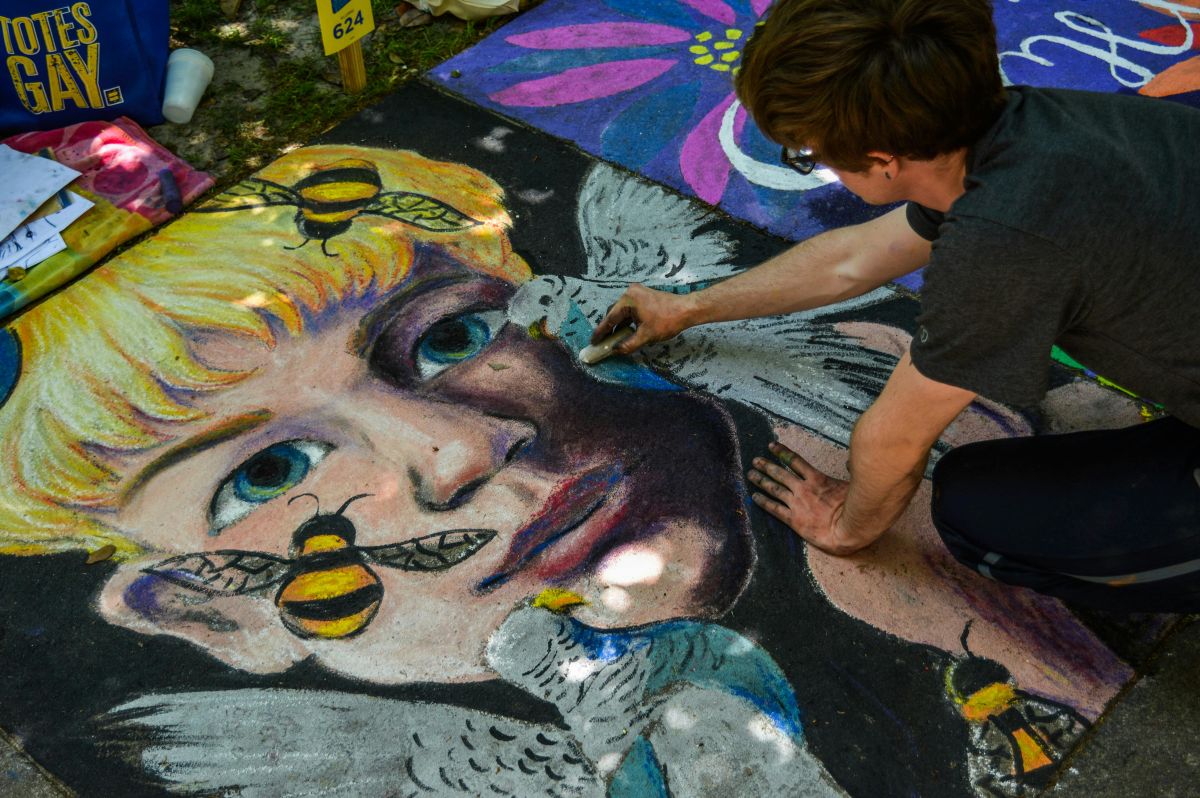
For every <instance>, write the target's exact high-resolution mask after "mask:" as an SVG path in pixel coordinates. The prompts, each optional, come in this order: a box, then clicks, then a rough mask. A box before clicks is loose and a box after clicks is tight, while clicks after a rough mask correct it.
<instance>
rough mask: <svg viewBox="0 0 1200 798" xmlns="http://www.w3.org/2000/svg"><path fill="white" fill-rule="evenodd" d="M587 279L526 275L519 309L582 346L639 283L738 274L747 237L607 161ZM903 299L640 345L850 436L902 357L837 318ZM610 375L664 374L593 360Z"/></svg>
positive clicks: (661, 367)
mask: <svg viewBox="0 0 1200 798" xmlns="http://www.w3.org/2000/svg"><path fill="white" fill-rule="evenodd" d="M578 208H579V210H578V228H579V235H580V238H581V240H582V242H583V249H584V255H585V260H586V264H585V272H584V276H583V277H566V276H559V275H546V276H542V277H538V278H535V279H534V280H532V281H530V282H528V283H526V284H524V285H522V286H521V288H520V289H519V290H518V291H517V293H516V295H515V296H514V298H513V300H512V302H511V303H510V305H509V308H508V314H509V318H510V320H511V321H513V322H514V323H516V324H519V325H521V326H529V325H531V324H534V323H538V322H540V323H541V324H542V325H543V327H544V328H545V329H546V330H547V331H548V332H550V333H552V334H554V335H556V336H558V337H559V338H561V339H563V340H564V341H565V342H566V343H567V345H568V346H569V347H571V348H573V349H575V350H578V349H581V348H583V347H584V346H586V345H587V344H588V341H589V339H590V336H591V332H592V329H594V327H595V326H596V324H597V323H599V321H600V320H601V319H602V318H603V317H604V314H605V312H606V311H607V309H608V308H609V307H611V306H612V304H613V303H614V302H616V300H617V299H618V298H619V297H620V295H621V294H622V293H623V292H624V290H625V289H626V287H627V286H628V284H629V283H630V282H640V283H645V284H647V285H649V286H651V287H653V288H659V289H663V290H669V291H674V292H676V293H687V292H688V291H692V290H695V289H697V288H701V287H704V286H706V285H710V284H711V283H712V282H714V281H716V280H720V279H724V278H726V277H729V276H731V275H733V274H735V273H736V271H737V270H736V268H735V267H734V266H733V265H732V263H733V259H734V257H735V255H736V245H735V244H734V242H733V241H731V240H730V239H729V237H728V236H726V235H725V234H724V233H722V232H721V231H719V230H717V229H715V228H713V227H712V226H711V225H710V222H712V221H713V219H712V215H711V213H710V212H708V211H706V210H704V209H703V208H702V207H701V206H699V205H698V204H696V203H695V202H693V201H691V200H688V199H685V198H683V197H680V196H677V195H675V194H673V193H671V192H670V191H668V190H667V189H664V188H662V187H661V186H658V185H655V184H653V183H649V182H647V181H645V180H642V179H640V178H637V177H634V176H631V175H627V174H624V173H622V172H619V171H618V170H616V169H614V168H612V167H610V166H607V165H604V164H598V165H597V166H595V167H593V168H592V170H591V172H590V173H589V175H588V177H587V179H586V181H585V183H584V185H583V188H582V189H581V191H580V195H579V204H578ZM894 297H895V294H894V292H893V291H892V290H891V289H889V288H880V289H876V290H875V291H872V292H870V293H868V294H865V295H864V296H861V297H858V298H856V299H853V300H849V301H847V302H842V303H840V304H837V305H833V306H829V307H826V308H819V309H815V310H810V311H805V312H802V313H793V314H789V315H786V316H773V317H767V318H760V319H747V320H744V321H739V322H730V323H726V324H709V325H704V326H701V327H693V328H691V329H689V330H687V331H685V332H684V333H682V334H681V335H679V336H677V337H676V338H674V339H671V340H669V341H664V342H662V343H659V344H655V345H653V346H648V347H645V348H644V349H642V350H640V351H639V352H637V353H635V354H634V359H635V361H636V362H640V363H642V364H645V365H648V366H651V367H653V368H654V369H656V370H658V371H661V372H664V373H667V374H670V375H671V379H672V381H674V382H676V383H678V384H680V385H683V386H686V387H689V388H695V389H698V390H703V391H705V392H708V393H711V394H714V395H716V396H720V397H722V398H726V399H732V400H735V401H739V402H742V403H744V404H748V405H751V406H753V407H757V408H759V409H761V410H764V411H766V412H768V413H770V414H771V415H773V416H775V417H778V418H780V419H784V420H786V421H791V422H793V423H795V424H797V425H799V426H801V427H805V428H807V429H809V430H811V431H812V432H814V433H816V434H818V435H821V436H823V437H825V438H827V439H829V440H831V441H834V442H835V443H838V444H840V445H842V446H848V445H849V440H850V430H851V429H852V427H853V425H854V422H855V421H856V420H857V419H858V417H859V416H860V415H861V414H862V412H863V411H864V410H866V409H867V407H869V406H870V404H871V403H872V402H873V401H874V400H875V397H876V396H878V395H879V393H880V391H882V390H883V386H884V384H885V383H886V382H887V378H888V376H889V375H890V374H891V371H892V368H893V366H895V364H896V358H895V357H894V356H893V355H890V354H887V353H883V352H878V351H875V350H873V349H869V348H867V347H865V346H863V345H862V343H861V342H860V341H858V340H856V339H853V338H850V337H848V336H845V335H843V334H841V333H839V332H838V331H837V330H836V329H835V327H834V325H833V323H832V321H831V320H832V319H835V318H837V317H839V316H840V315H842V314H845V313H846V312H847V311H851V310H855V309H858V308H862V307H866V306H869V305H874V304H877V303H879V302H883V301H887V300H889V299H892V298H894ZM593 369H594V373H595V375H596V376H597V377H598V378H599V379H606V380H613V381H618V382H624V383H631V382H632V383H634V384H643V385H648V384H653V383H654V381H655V377H654V376H653V375H652V374H650V373H649V372H648V371H646V370H645V369H640V370H639V369H637V368H636V367H635V366H634V365H632V364H631V363H630V362H629V361H627V360H621V359H615V360H614V359H610V360H608V361H605V362H603V363H601V364H599V365H598V366H596V367H593Z"/></svg>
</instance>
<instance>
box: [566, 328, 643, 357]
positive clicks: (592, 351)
mask: <svg viewBox="0 0 1200 798" xmlns="http://www.w3.org/2000/svg"><path fill="white" fill-rule="evenodd" d="M631 335H633V328H632V327H622V328H621V329H619V330H617V331H616V332H615V333H613V334H612V335H610V336H608V337H607V338H605V339H604V340H603V341H601V342H600V343H598V344H592V345H591V346H585V347H584V348H583V349H580V350H579V359H580V360H581V361H582V362H584V363H586V364H588V365H589V366H594V365H596V364H597V363H599V362H600V361H601V360H604V359H605V358H606V357H608V356H609V355H611V354H612V353H613V347H614V346H616V345H617V344H619V343H621V342H622V341H624V340H625V339H626V338H628V337H629V336H631Z"/></svg>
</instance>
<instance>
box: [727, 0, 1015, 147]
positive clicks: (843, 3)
mask: <svg viewBox="0 0 1200 798" xmlns="http://www.w3.org/2000/svg"><path fill="white" fill-rule="evenodd" d="M737 91H738V96H739V97H740V98H741V100H742V102H743V103H744V104H745V105H746V107H747V108H748V109H749V111H750V113H751V115H753V117H754V120H755V122H757V123H758V126H759V127H760V128H761V129H762V131H763V132H764V133H766V135H768V136H770V137H771V138H772V139H775V140H776V141H779V142H781V143H784V144H787V145H790V146H808V147H812V148H813V149H814V150H816V152H817V155H818V157H819V158H820V159H821V160H822V161H823V162H825V163H827V164H829V165H831V166H835V167H838V168H841V169H847V170H851V171H863V170H865V169H867V168H868V166H869V165H870V159H869V158H868V157H867V153H868V152H871V151H875V150H878V151H882V152H887V153H893V154H895V155H902V156H905V157H911V158H920V159H929V158H933V157H935V156H938V155H942V154H944V153H948V152H952V151H954V150H957V149H959V148H961V147H966V146H970V145H971V144H973V143H974V142H975V141H976V140H977V139H978V138H979V137H980V136H981V135H983V133H984V132H985V131H986V130H987V128H988V127H989V126H990V125H991V124H992V122H993V121H994V120H995V119H996V116H997V115H998V114H999V112H1000V109H1001V108H1002V107H1003V104H1004V97H1005V92H1004V86H1003V83H1002V82H1001V80H1000V68H999V64H998V61H997V56H996V27H995V24H994V23H993V22H992V5H991V2H990V0H777V2H776V3H775V5H774V6H772V8H771V10H770V11H769V12H768V16H767V18H766V21H765V22H764V23H762V24H761V25H760V26H759V29H758V31H757V32H756V33H755V34H754V36H753V38H752V39H751V40H750V42H749V43H748V44H747V45H746V49H745V51H744V53H743V61H742V65H741V69H740V70H739V71H738V75H737Z"/></svg>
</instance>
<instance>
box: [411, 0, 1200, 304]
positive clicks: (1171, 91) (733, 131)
mask: <svg viewBox="0 0 1200 798" xmlns="http://www.w3.org/2000/svg"><path fill="white" fill-rule="evenodd" d="M769 6H770V3H769V1H768V0H599V1H598V2H590V3H574V2H566V0H548V1H547V2H545V3H543V4H541V5H540V6H538V7H537V8H535V9H532V10H531V11H529V12H528V13H526V14H522V15H521V16H520V17H518V18H517V19H515V20H513V21H512V22H511V23H509V24H507V25H505V26H504V27H503V28H501V29H500V30H498V31H497V32H496V33H494V34H492V35H491V36H490V37H488V38H487V39H485V40H484V41H483V42H482V43H480V44H478V45H476V46H475V47H473V48H472V49H470V50H467V51H466V52H464V53H461V54H460V55H458V56H456V57H455V58H452V59H450V60H449V61H446V62H445V63H443V64H441V65H440V66H437V67H435V68H434V69H433V70H432V72H431V73H430V75H431V77H432V78H433V79H434V80H436V81H437V82H438V83H440V84H441V85H443V86H445V87H446V88H448V89H449V90H451V91H453V92H456V93H459V94H461V95H463V96H465V97H468V98H470V99H471V100H472V101H474V102H477V103H479V104H481V105H484V106H486V107H488V108H493V109H495V110H497V111H499V112H501V113H503V114H506V115H508V116H511V117H513V118H516V119H519V120H521V121H523V122H526V123H528V124H531V125H533V126H534V127H537V128H539V129H542V130H546V131H548V132H550V133H552V134H554V135H556V136H560V137H562V138H565V139H567V140H569V141H572V142H574V143H576V144H578V145H579V146H580V147H582V148H583V149H585V150H586V151H587V152H590V153H592V154H594V155H597V156H599V157H601V158H603V159H605V160H607V161H610V162H612V163H616V164H619V165H621V166H624V167H626V168H628V169H631V170H633V171H636V172H639V173H641V174H644V175H646V176H647V177H649V178H651V179H652V180H655V181H657V182H660V183H663V184H665V185H668V186H671V187H672V188H675V189H678V190H680V191H683V192H685V193H687V194H690V195H692V196H695V197H698V198H700V199H701V200H703V201H704V202H706V203H708V204H710V205H717V206H719V207H721V208H722V209H724V210H726V211H728V212H729V213H730V214H732V215H734V216H736V217H738V218H741V219H745V220H747V221H749V222H751V223H753V224H755V225H757V226H759V227H762V228H765V229H767V230H769V231H771V232H773V233H776V234H777V235H781V236H784V237H787V238H791V239H803V238H808V237H809V236H812V235H814V234H816V233H819V232H821V231H823V230H827V229H830V228H832V227H839V226H842V225H845V224H850V223H853V222H858V221H865V220H866V219H868V218H870V217H871V216H873V215H875V214H876V213H878V212H879V209H873V208H870V207H869V206H867V205H865V204H863V203H862V202H861V201H860V200H858V199H857V198H856V197H854V196H853V195H851V194H850V193H849V192H847V191H846V190H845V189H843V188H842V187H841V185H840V184H839V183H838V182H837V178H836V177H835V176H834V175H833V173H831V172H830V171H828V170H822V169H818V170H817V171H815V172H813V173H812V174H811V175H807V176H802V175H799V174H797V173H796V172H794V171H792V170H791V169H789V168H787V167H785V166H783V165H782V164H781V163H780V159H779V146H778V145H777V144H774V143H772V142H770V141H768V140H767V139H766V138H765V137H764V136H763V135H762V134H761V133H759V131H758V130H757V128H756V127H755V125H754V123H753V121H752V120H750V119H749V118H748V116H747V114H746V112H745V110H744V109H742V107H741V105H740V104H739V103H738V102H737V100H736V98H735V97H734V94H733V86H732V75H733V73H734V71H735V70H736V69H737V67H738V61H739V59H740V55H741V50H742V48H743V47H744V46H745V43H746V40H747V38H748V37H749V36H750V35H751V33H752V32H753V30H754V26H755V25H756V24H757V23H758V22H759V20H760V19H762V18H763V17H764V16H765V15H766V13H767V11H768V8H769ZM995 19H996V26H997V32H998V37H999V43H1000V50H1001V63H1002V69H1003V71H1004V73H1005V77H1006V79H1007V80H1008V81H1009V82H1011V83H1027V84H1031V85H1037V86H1054V87H1060V88H1079V89H1089V90H1093V91H1104V92H1140V93H1142V94H1147V95H1149V96H1153V97H1170V98H1171V99H1174V100H1178V101H1181V102H1187V103H1191V104H1196V105H1200V22H1198V21H1200V2H1197V0H1182V1H1181V2H1166V0H1145V2H1132V0H1104V2H1099V3H1097V2H1085V0H1060V2H1044V1H1039V0H998V2H997V3H996V5H995ZM905 284H906V285H908V286H909V287H911V288H917V287H919V284H920V283H919V279H918V278H916V277H914V278H912V279H910V280H908V281H907V282H905Z"/></svg>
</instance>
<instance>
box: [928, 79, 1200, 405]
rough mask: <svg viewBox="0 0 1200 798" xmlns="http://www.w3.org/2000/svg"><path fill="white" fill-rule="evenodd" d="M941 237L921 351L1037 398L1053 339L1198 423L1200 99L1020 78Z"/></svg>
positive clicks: (955, 374) (979, 386)
mask: <svg viewBox="0 0 1200 798" xmlns="http://www.w3.org/2000/svg"><path fill="white" fill-rule="evenodd" d="M967 169H968V173H967V179H966V193H965V194H963V196H962V197H960V198H959V199H958V200H957V201H956V202H955V203H954V205H953V206H952V207H951V208H950V210H949V211H947V212H946V213H945V214H944V215H943V214H940V213H938V212H936V211H932V210H930V209H928V208H923V207H921V206H919V205H915V204H910V205H909V206H908V219H909V224H911V225H912V228H913V230H915V231H916V232H917V233H918V234H919V235H921V236H923V237H925V238H927V239H929V240H931V241H933V254H932V255H931V257H930V261H929V266H928V267H927V269H926V271H925V285H924V288H922V291H921V314H920V316H919V317H918V318H917V322H918V325H919V327H918V330H917V334H916V336H914V338H913V344H912V359H913V363H914V364H915V365H916V367H917V369H918V370H920V372H921V373H922V374H924V375H925V376H926V377H929V378H930V379H933V380H937V381H939V382H945V383H949V384H951V385H957V386H959V387H962V388H967V389H969V390H972V391H975V392H977V393H980V394H982V395H984V396H987V397H989V398H991V399H996V400H999V401H1002V402H1008V403H1011V404H1015V405H1030V404H1034V403H1036V402H1037V401H1038V400H1039V399H1041V398H1042V397H1043V396H1044V395H1045V393H1046V389H1047V385H1048V380H1049V368H1050V359H1049V353H1050V349H1051V346H1052V345H1053V344H1055V343H1057V344H1058V345H1059V346H1061V347H1062V348H1063V349H1064V350H1066V351H1067V352H1068V353H1069V354H1070V355H1071V356H1072V357H1074V358H1075V359H1076V360H1078V361H1079V362H1081V363H1083V364H1085V365H1087V366H1088V367H1089V368H1091V369H1093V370H1094V371H1096V372H1098V373H1100V374H1102V375H1104V376H1105V377H1107V378H1108V379H1111V380H1113V381H1114V382H1116V383H1117V384H1118V385H1121V386H1123V387H1125V388H1127V389H1129V390H1131V391H1133V392H1135V393H1137V394H1138V395H1140V396H1142V397H1144V398H1146V399H1150V400H1153V401H1156V402H1159V403H1161V404H1163V405H1164V406H1165V407H1166V408H1167V409H1168V410H1169V411H1170V412H1171V413H1172V414H1174V415H1176V416H1177V417H1179V418H1180V419H1181V420H1183V421H1185V422H1187V423H1189V424H1191V425H1193V426H1198V427H1200V111H1198V110H1195V109H1192V108H1187V107H1185V106H1181V105H1179V104H1177V103H1173V102H1169V101H1164V100H1155V99H1149V98H1144V97H1133V96H1125V95H1110V94H1094V93H1089V92H1079V91H1066V90H1051V89H1033V88H1029V87H1012V88H1010V89H1009V101H1008V104H1007V106H1006V108H1005V110H1004V112H1003V114H1002V115H1001V117H1000V118H999V120H997V122H996V124H995V125H993V126H992V128H991V130H989V131H988V133H986V134H985V135H984V136H983V137H982V138H981V139H980V141H979V142H978V144H977V145H976V146H975V147H974V148H973V149H972V151H971V154H970V156H969V160H968V165H967Z"/></svg>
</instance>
